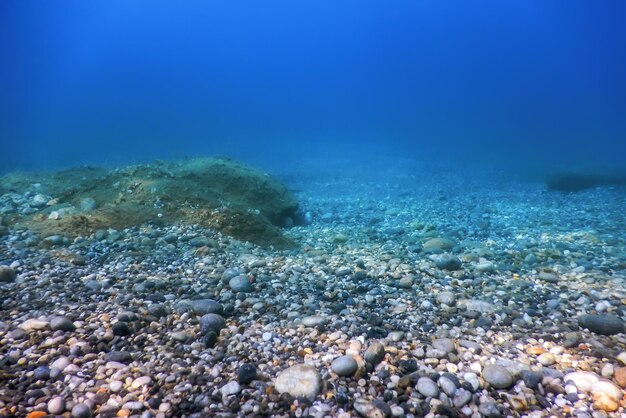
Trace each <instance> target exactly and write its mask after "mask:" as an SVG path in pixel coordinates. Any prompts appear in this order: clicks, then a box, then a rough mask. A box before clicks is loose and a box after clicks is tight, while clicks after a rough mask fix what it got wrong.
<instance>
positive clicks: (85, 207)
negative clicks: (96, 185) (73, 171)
mask: <svg viewBox="0 0 626 418" xmlns="http://www.w3.org/2000/svg"><path fill="white" fill-rule="evenodd" d="M96 206H97V205H96V201H95V200H94V199H93V198H91V197H85V198H83V199H81V200H80V210H81V212H93V211H94V210H95V209H96Z"/></svg>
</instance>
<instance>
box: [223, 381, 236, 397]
mask: <svg viewBox="0 0 626 418" xmlns="http://www.w3.org/2000/svg"><path fill="white" fill-rule="evenodd" d="M240 391H241V386H240V385H239V382H237V381H236V380H233V381H232V382H228V383H226V384H225V385H224V386H222V387H221V388H220V393H221V394H222V397H224V398H225V397H227V396H230V395H236V394H237V393H239V392H240Z"/></svg>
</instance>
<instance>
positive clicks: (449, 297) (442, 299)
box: [437, 291, 456, 306]
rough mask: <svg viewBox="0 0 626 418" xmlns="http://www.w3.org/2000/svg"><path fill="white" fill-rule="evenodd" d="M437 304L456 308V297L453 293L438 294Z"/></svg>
mask: <svg viewBox="0 0 626 418" xmlns="http://www.w3.org/2000/svg"><path fill="white" fill-rule="evenodd" d="M437 302H439V303H443V304H444V305H448V306H454V304H455V303H456V296H455V295H454V293H452V292H448V291H444V292H440V293H439V294H437Z"/></svg>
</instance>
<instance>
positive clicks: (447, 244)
mask: <svg viewBox="0 0 626 418" xmlns="http://www.w3.org/2000/svg"><path fill="white" fill-rule="evenodd" d="M455 245H456V243H455V242H454V241H452V240H451V239H448V238H431V239H429V240H428V241H426V242H425V243H424V245H423V247H422V249H423V250H424V252H425V253H430V254H441V253H442V252H444V251H450V250H451V249H452V248H454V246H455Z"/></svg>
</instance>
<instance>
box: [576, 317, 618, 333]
mask: <svg viewBox="0 0 626 418" xmlns="http://www.w3.org/2000/svg"><path fill="white" fill-rule="evenodd" d="M578 325H580V326H581V327H582V328H587V329H588V330H589V331H591V332H595V333H596V334H600V335H615V334H620V333H622V332H624V321H622V320H621V319H620V318H619V317H618V316H615V315H610V314H605V315H583V316H581V317H579V318H578Z"/></svg>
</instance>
